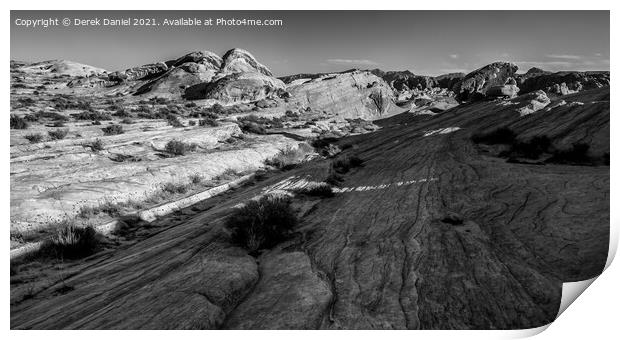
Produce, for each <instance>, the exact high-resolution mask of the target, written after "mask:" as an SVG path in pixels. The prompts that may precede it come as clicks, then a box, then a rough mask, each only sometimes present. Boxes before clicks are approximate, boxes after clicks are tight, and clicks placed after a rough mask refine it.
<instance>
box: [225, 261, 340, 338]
mask: <svg viewBox="0 0 620 340" xmlns="http://www.w3.org/2000/svg"><path fill="white" fill-rule="evenodd" d="M260 263H261V264H260V268H259V271H260V272H261V277H260V280H259V282H258V283H257V285H256V287H255V288H254V291H253V292H252V293H251V294H250V295H249V296H248V297H247V298H246V299H245V300H244V301H243V302H242V303H241V304H240V305H239V306H237V308H236V309H235V310H234V311H233V312H232V313H231V315H229V317H228V319H227V322H226V328H230V329H316V328H318V327H319V326H320V324H321V321H322V319H323V313H324V311H325V309H326V308H327V306H328V304H329V303H330V301H331V299H332V293H331V290H330V288H329V284H328V283H327V282H325V281H323V280H322V279H321V278H320V277H319V275H318V274H317V273H316V271H315V270H313V268H312V265H311V263H310V259H309V258H308V256H307V255H306V254H304V253H303V252H292V253H279V254H267V255H265V256H263V257H261V258H260ZM257 315H260V317H259V318H257V317H256V316H257Z"/></svg>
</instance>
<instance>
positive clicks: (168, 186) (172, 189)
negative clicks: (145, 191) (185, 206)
mask: <svg viewBox="0 0 620 340" xmlns="http://www.w3.org/2000/svg"><path fill="white" fill-rule="evenodd" d="M189 187H190V185H189V184H181V183H172V182H168V183H165V184H164V185H162V187H161V190H162V191H163V192H165V193H168V194H184V193H186V192H187V191H188V190H189Z"/></svg>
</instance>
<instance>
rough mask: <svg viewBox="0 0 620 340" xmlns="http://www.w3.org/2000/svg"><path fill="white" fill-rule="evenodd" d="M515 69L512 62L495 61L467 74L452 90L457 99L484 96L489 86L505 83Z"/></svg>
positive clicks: (463, 99)
mask: <svg viewBox="0 0 620 340" xmlns="http://www.w3.org/2000/svg"><path fill="white" fill-rule="evenodd" d="M517 69H518V67H517V65H515V64H513V63H508V62H502V61H500V62H495V63H492V64H489V65H487V66H484V67H482V68H479V69H477V70H475V71H473V72H471V73H469V74H467V75H466V76H465V77H464V78H463V79H462V80H461V81H459V82H458V83H456V84H455V85H454V87H453V89H452V90H453V91H454V93H456V96H457V99H458V100H459V101H473V100H476V99H479V98H484V97H486V93H487V91H488V90H489V88H492V87H494V86H502V85H505V84H506V82H507V81H508V80H509V79H510V78H513V77H514V74H515V72H517Z"/></svg>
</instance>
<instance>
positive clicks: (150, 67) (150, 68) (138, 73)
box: [108, 62, 168, 82]
mask: <svg viewBox="0 0 620 340" xmlns="http://www.w3.org/2000/svg"><path fill="white" fill-rule="evenodd" d="M166 71H168V66H167V65H166V64H165V63H163V62H159V63H155V64H146V65H142V66H138V67H133V68H130V69H127V70H125V71H116V72H112V73H110V74H109V75H108V79H109V80H110V81H116V82H123V81H132V80H143V79H152V78H154V77H157V76H159V75H162V74H163V73H164V72H166Z"/></svg>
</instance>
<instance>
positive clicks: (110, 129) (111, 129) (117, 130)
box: [101, 124, 125, 136]
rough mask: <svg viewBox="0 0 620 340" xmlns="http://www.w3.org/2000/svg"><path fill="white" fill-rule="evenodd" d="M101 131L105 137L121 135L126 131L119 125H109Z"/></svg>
mask: <svg viewBox="0 0 620 340" xmlns="http://www.w3.org/2000/svg"><path fill="white" fill-rule="evenodd" d="M101 131H103V134H104V135H105V136H113V135H120V134H122V133H124V132H125V131H123V126H122V125H117V124H113V125H108V126H106V127H104V128H102V129H101Z"/></svg>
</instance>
